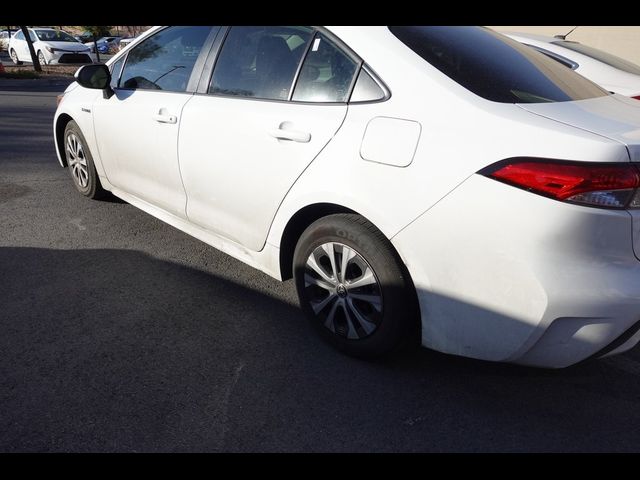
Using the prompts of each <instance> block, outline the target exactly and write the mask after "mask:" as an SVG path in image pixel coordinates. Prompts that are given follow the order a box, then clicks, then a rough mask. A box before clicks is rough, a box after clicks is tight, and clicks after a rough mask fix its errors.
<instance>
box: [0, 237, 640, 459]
mask: <svg viewBox="0 0 640 480" xmlns="http://www.w3.org/2000/svg"><path fill="white" fill-rule="evenodd" d="M0 292H1V293H0V329H1V330H0V331H1V332H2V334H1V335H0V412H2V414H1V415H0V451H4V452H7V451H496V450H498V451H574V450H577V451H585V450H586V451H591V450H597V451H600V450H605V451H618V450H620V451H624V450H637V447H638V445H640V434H639V433H638V432H639V431H640V430H639V429H638V428H630V426H632V425H634V423H635V424H636V425H637V423H638V421H640V413H639V412H640V409H638V408H637V399H638V398H640V382H638V381H637V380H638V375H639V374H640V369H638V371H635V370H634V368H635V367H634V365H635V364H636V363H634V362H636V360H635V358H637V357H635V358H634V356H633V355H627V356H624V357H625V360H624V361H622V363H620V364H616V363H613V360H607V361H594V362H590V363H588V364H584V365H580V366H577V367H573V368H569V369H565V370H560V371H550V370H541V369H533V368H525V367H518V366H512V365H504V364H494V363H489V362H480V361H474V360H468V359H462V358H456V357H451V356H448V355H442V354H438V353H435V352H430V351H427V350H424V349H417V350H414V351H411V352H409V353H406V354H404V355H400V356H396V357H394V358H391V359H386V360H383V361H377V362H365V361H360V360H356V359H353V358H349V357H346V356H344V355H342V354H340V353H338V352H335V351H334V350H333V349H331V348H330V347H329V346H327V345H325V344H324V343H323V342H322V341H321V340H319V339H318V338H317V337H316V335H315V334H314V332H313V329H312V328H310V326H309V325H308V324H307V323H306V322H305V321H304V319H303V317H302V314H301V312H300V311H299V309H298V308H297V306H296V305H294V304H292V303H291V302H288V301H285V300H283V299H280V298H277V297H276V296H275V295H271V294H270V293H269V292H268V291H258V290H254V289H252V288H248V287H245V286H242V285H239V284H237V283H235V282H233V281H230V280H228V279H225V278H222V277H218V276H215V275H212V274H210V273H207V272H204V271H200V270H197V269H194V268H192V267H190V266H187V265H183V264H179V263H175V262H172V261H167V260H162V259H157V258H153V257H151V256H149V255H146V254H144V253H141V252H137V251H132V250H115V249H111V250H107V249H96V250H89V249H87V250H82V249H78V250H52V249H43V248H17V247H15V248H14V247H4V248H0ZM634 355H636V354H634ZM637 364H638V365H640V362H637Z"/></svg>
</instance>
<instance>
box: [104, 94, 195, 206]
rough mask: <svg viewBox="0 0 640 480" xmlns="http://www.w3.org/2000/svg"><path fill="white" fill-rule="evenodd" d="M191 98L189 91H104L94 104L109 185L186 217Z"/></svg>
mask: <svg viewBox="0 0 640 480" xmlns="http://www.w3.org/2000/svg"><path fill="white" fill-rule="evenodd" d="M190 99H191V95H185V94H183V93H171V92H161V93H160V95H158V92H152V91H148V90H136V91H130V90H129V91H128V90H118V92H117V93H116V94H115V95H114V96H113V97H112V98H110V99H105V98H103V97H102V95H98V96H97V97H96V98H95V100H94V103H93V119H94V120H93V121H94V128H95V129H96V131H99V132H101V135H99V136H97V143H98V151H99V152H100V158H101V161H102V167H103V169H104V170H105V176H106V177H107V179H108V180H109V183H110V184H111V185H113V186H114V187H116V188H118V189H119V190H123V191H126V192H129V193H130V194H132V195H135V196H136V197H138V198H140V199H142V200H145V201H146V202H149V203H151V204H154V205H157V206H159V207H160V208H163V209H165V210H167V211H168V212H170V213H172V214H174V215H177V216H179V217H181V218H186V213H185V208H186V203H187V197H186V194H185V191H184V187H183V185H182V180H181V178H180V168H179V165H178V129H179V127H180V123H179V121H180V118H181V117H182V109H183V107H184V105H185V104H186V103H187V102H188V101H189V100H190ZM157 115H165V116H167V117H171V116H173V117H174V118H175V119H176V123H161V122H159V121H157V120H156V119H155V117H156V116H157ZM132 120H133V122H132ZM114 138H117V139H118V141H117V142H114V141H113V140H112V139H114Z"/></svg>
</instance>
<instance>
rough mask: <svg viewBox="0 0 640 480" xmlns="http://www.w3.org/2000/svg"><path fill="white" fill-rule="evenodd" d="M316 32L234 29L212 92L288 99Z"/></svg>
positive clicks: (215, 73)
mask: <svg viewBox="0 0 640 480" xmlns="http://www.w3.org/2000/svg"><path fill="white" fill-rule="evenodd" d="M312 32H313V30H312V29H311V28H309V27H284V26H282V27H278V26H273V27H272V26H269V27H244V26H243V27H232V28H231V30H230V31H229V33H228V34H227V37H226V39H225V41H224V44H223V45H222V50H221V51H220V54H219V56H218V60H217V61H216V65H215V68H214V70H213V76H212V78H211V85H210V86H209V93H214V94H218V95H233V96H239V97H251V98H261V99H270V100H288V99H289V93H290V91H291V87H292V84H293V79H294V78H295V74H296V71H297V70H298V66H299V64H300V61H301V60H302V55H304V52H305V50H306V46H307V43H308V42H309V40H310V39H311V34H312Z"/></svg>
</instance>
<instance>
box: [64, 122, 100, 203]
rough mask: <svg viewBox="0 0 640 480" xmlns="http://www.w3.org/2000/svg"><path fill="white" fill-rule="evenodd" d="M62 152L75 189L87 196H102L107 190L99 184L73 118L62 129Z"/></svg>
mask: <svg viewBox="0 0 640 480" xmlns="http://www.w3.org/2000/svg"><path fill="white" fill-rule="evenodd" d="M64 152H65V156H66V159H67V166H68V168H69V173H70V174H71V179H72V180H73V184H74V185H75V187H76V189H77V190H78V191H79V192H80V193H81V194H82V195H84V196H85V197H88V198H92V199H96V200H97V199H100V198H104V197H105V196H106V194H107V191H106V190H105V189H103V188H102V185H101V184H100V178H98V174H97V172H96V167H95V165H94V163H93V157H92V156H91V151H90V150H89V147H88V146H87V141H86V139H85V138H84V135H83V134H82V131H80V127H78V124H77V123H76V122H75V121H73V120H71V121H70V122H69V123H67V126H66V128H65V129H64Z"/></svg>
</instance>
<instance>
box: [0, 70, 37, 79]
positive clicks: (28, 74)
mask: <svg viewBox="0 0 640 480" xmlns="http://www.w3.org/2000/svg"><path fill="white" fill-rule="evenodd" d="M0 78H15V79H26V78H40V75H38V74H37V73H36V72H32V71H31V70H20V71H19V72H4V73H0Z"/></svg>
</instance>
